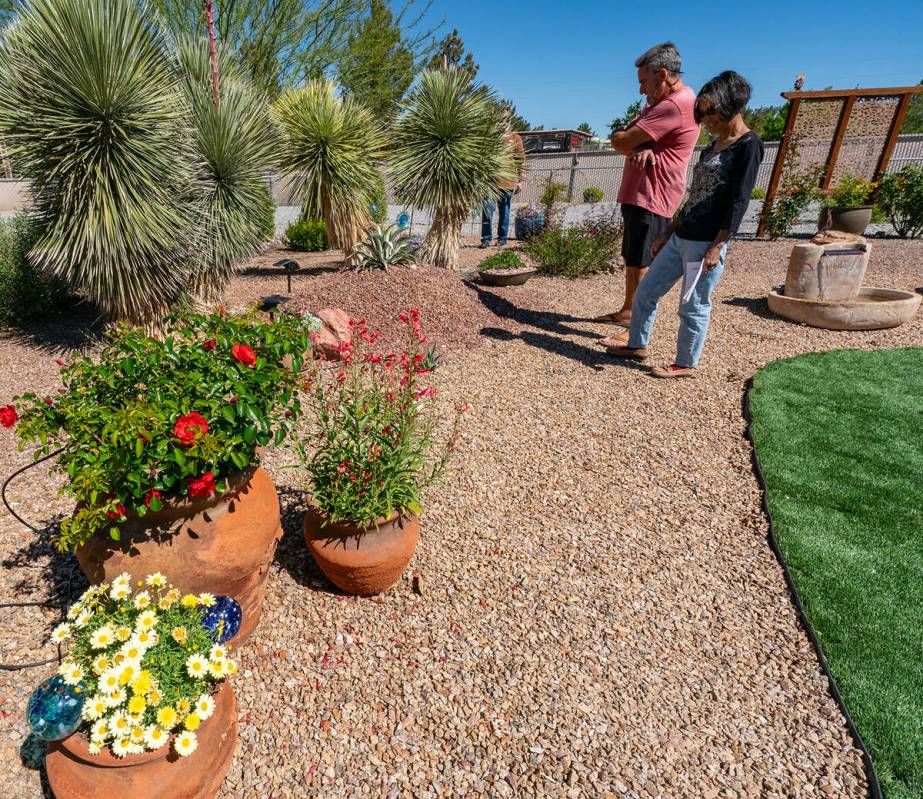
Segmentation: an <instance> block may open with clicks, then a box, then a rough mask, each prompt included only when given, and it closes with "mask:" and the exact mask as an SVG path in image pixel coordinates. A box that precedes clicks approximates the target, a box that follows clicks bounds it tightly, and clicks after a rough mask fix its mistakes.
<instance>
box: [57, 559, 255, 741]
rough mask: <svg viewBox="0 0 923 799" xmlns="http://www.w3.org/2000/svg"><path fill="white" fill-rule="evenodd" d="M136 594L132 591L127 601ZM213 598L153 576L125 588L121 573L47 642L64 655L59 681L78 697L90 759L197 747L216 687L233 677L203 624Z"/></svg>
mask: <svg viewBox="0 0 923 799" xmlns="http://www.w3.org/2000/svg"><path fill="white" fill-rule="evenodd" d="M133 589H134V592H133ZM214 604H215V597H214V596H213V595H212V594H199V595H195V594H186V595H185V596H184V595H182V593H181V592H180V591H179V589H177V588H174V587H172V586H170V585H168V584H167V581H166V578H165V577H164V576H163V575H162V574H160V573H159V572H158V573H154V574H150V575H148V576H147V578H146V579H145V581H144V583H143V584H142V582H141V581H140V580H139V581H138V582H137V584H136V585H135V586H132V577H131V575H130V574H128V573H127V572H126V573H124V574H121V575H119V576H118V577H116V578H115V580H113V581H112V583H111V584H109V583H100V584H99V585H93V586H90V587H89V588H88V589H87V590H86V591H85V592H84V593H83V595H82V596H81V597H80V599H78V600H77V602H75V603H74V605H72V606H71V608H70V610H69V611H68V613H67V621H65V622H63V623H62V624H59V625H58V626H57V627H56V628H55V629H54V631H53V632H52V634H51V642H50V643H54V644H58V645H63V646H67V647H68V650H69V651H68V652H67V655H66V656H65V658H64V659H63V660H62V661H61V665H60V667H59V668H58V674H59V675H60V676H61V678H62V680H63V681H64V683H65V684H67V685H70V686H72V687H74V688H75V689H77V690H79V691H81V692H82V693H84V694H85V698H84V703H83V709H82V717H83V721H82V722H81V726H80V727H78V732H82V733H83V734H84V735H85V737H86V738H87V743H88V746H89V750H90V754H91V755H98V754H101V753H102V751H103V748H104V747H108V748H109V750H110V751H111V752H112V754H114V755H115V756H116V757H125V756H126V755H133V754H140V753H142V752H144V751H149V750H155V749H160V748H161V747H163V746H165V745H167V744H168V743H171V744H172V749H173V751H174V752H175V753H176V754H177V755H179V756H181V757H182V756H186V755H190V754H192V753H193V752H194V751H195V750H196V747H197V746H198V740H197V737H196V731H197V730H198V729H199V727H200V726H201V725H202V724H203V723H207V721H208V719H209V718H210V717H211V715H212V713H213V712H214V710H215V700H214V698H213V694H214V693H215V691H216V690H217V687H218V685H219V683H220V682H221V681H222V680H224V679H225V678H226V677H230V676H231V675H233V674H236V673H237V664H236V663H235V662H234V661H233V660H231V658H230V657H229V656H228V655H229V648H228V647H227V646H224V645H222V644H219V643H216V642H215V638H214V637H213V634H212V632H211V631H210V630H209V629H208V628H207V627H206V626H205V624H204V623H203V614H204V612H205V611H206V610H207V609H208V608H209V607H211V606H212V605H214Z"/></svg>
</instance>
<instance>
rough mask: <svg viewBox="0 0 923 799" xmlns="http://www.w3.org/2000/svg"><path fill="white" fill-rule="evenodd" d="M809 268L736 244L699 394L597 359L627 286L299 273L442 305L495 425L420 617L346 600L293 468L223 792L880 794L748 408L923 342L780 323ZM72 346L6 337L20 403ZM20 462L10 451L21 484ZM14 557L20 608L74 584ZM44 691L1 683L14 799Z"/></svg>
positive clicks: (343, 288) (663, 353)
mask: <svg viewBox="0 0 923 799" xmlns="http://www.w3.org/2000/svg"><path fill="white" fill-rule="evenodd" d="M790 246H791V242H778V243H759V242H741V243H738V244H737V245H736V246H735V248H734V250H733V251H732V254H731V257H730V260H729V264H728V267H727V270H726V272H725V275H724V277H723V279H722V281H721V283H720V284H719V286H718V289H717V292H716V297H715V310H714V316H713V324H712V330H711V333H710V336H709V341H708V343H707V345H706V352H705V357H704V360H703V364H702V367H703V368H702V370H701V374H700V376H699V378H698V379H696V380H691V381H657V380H653V379H651V378H649V377H648V376H647V374H646V368H643V367H638V366H635V365H632V364H628V363H625V362H618V361H614V360H612V359H610V358H608V357H607V356H606V355H604V354H602V352H601V351H600V350H599V349H598V348H597V347H595V346H594V344H593V342H594V340H595V339H596V338H597V337H599V336H600V335H604V334H608V333H610V332H611V330H612V329H611V328H607V327H604V326H601V325H596V324H593V323H590V322H587V321H585V319H586V318H587V317H592V316H594V315H597V314H599V313H602V312H605V311H610V310H613V309H615V308H616V307H617V306H618V304H619V303H618V300H619V299H620V297H621V293H620V288H619V284H620V283H621V279H622V278H621V275H605V276H598V277H595V278H591V279H588V280H583V281H567V280H563V279H545V278H534V279H533V280H531V281H530V282H529V283H528V284H527V285H526V286H524V287H521V288H509V289H490V290H475V289H472V288H470V287H465V286H464V285H463V284H461V283H460V282H459V281H458V280H457V279H456V278H455V277H454V276H452V275H450V274H448V273H435V271H434V270H428V269H424V268H421V269H418V270H414V271H410V270H404V271H401V270H395V271H394V272H393V273H391V274H389V275H386V276H382V275H371V276H364V277H361V278H357V277H355V276H348V277H347V278H343V277H342V276H340V275H336V274H328V273H320V274H318V275H314V276H312V275H300V276H298V277H297V278H296V289H297V292H298V301H300V302H303V303H304V304H306V305H307V306H308V307H315V308H316V307H319V305H317V304H315V303H319V304H328V302H331V301H332V300H337V301H338V302H339V304H342V305H343V306H344V307H346V308H347V309H348V310H349V311H350V312H351V313H353V314H355V315H361V316H365V317H366V318H368V319H369V320H370V322H371V323H372V324H373V325H376V324H381V323H383V320H382V319H381V318H380V317H381V315H382V313H383V312H384V311H386V312H387V314H392V313H393V312H395V311H396V309H399V308H401V307H406V306H407V305H419V307H420V308H421V309H422V313H423V321H424V326H425V327H426V326H427V324H428V323H432V328H434V329H435V331H436V332H435V333H434V338H436V339H437V340H438V341H439V342H440V343H441V344H442V346H443V348H444V351H445V353H446V355H445V357H444V360H443V365H442V367H441V369H440V370H439V371H438V372H437V375H436V379H437V383H438V385H439V388H440V389H441V391H442V396H443V397H444V398H445V399H446V401H448V400H450V399H451V400H454V399H464V400H465V401H466V402H467V403H468V404H469V405H470V407H471V411H470V414H469V415H468V417H467V419H466V424H465V426H464V428H463V436H462V444H461V448H460V452H459V455H458V457H457V458H456V460H455V461H454V468H453V469H452V471H451V474H450V476H449V477H448V478H447V479H446V480H445V481H444V482H443V483H442V484H441V485H440V486H439V487H437V488H436V489H435V490H434V491H433V492H432V494H431V496H430V497H429V499H428V502H427V505H426V514H425V516H424V519H423V533H422V539H421V544H420V547H419V549H418V551H417V555H416V557H415V559H414V562H413V564H412V566H411V570H410V572H409V573H408V577H409V576H410V574H411V573H416V574H417V575H419V576H420V577H421V578H422V585H423V592H422V595H421V594H418V593H415V592H414V591H413V590H412V587H411V582H410V580H409V579H405V580H403V581H402V582H400V583H399V584H398V585H397V586H396V587H395V588H394V589H392V591H391V592H390V593H388V594H387V595H385V596H382V597H379V598H376V599H363V600H359V599H354V598H347V597H344V596H342V595H339V594H337V593H335V592H333V591H332V590H331V589H330V588H329V585H328V584H327V583H326V582H325V581H324V580H323V579H322V578H321V577H320V575H319V573H318V572H317V570H316V568H315V567H314V566H313V564H312V563H311V562H310V558H309V556H308V555H307V552H306V550H305V547H304V543H303V539H302V538H301V533H300V525H301V514H300V510H301V507H302V506H301V501H302V498H301V494H300V493H299V489H300V488H301V487H302V486H301V484H300V481H299V477H298V474H297V472H294V471H292V470H288V469H284V468H282V467H283V466H284V465H285V464H286V463H290V462H291V457H290V456H289V454H288V453H286V452H284V451H273V452H271V453H270V455H269V457H268V464H267V465H268V468H269V470H270V472H271V473H272V475H273V477H274V479H275V480H276V483H277V486H278V487H279V489H280V494H281V501H282V509H283V517H284V524H285V530H286V535H285V537H284V538H283V541H282V543H281V545H280V548H279V551H278V554H277V557H276V561H275V563H274V565H273V567H272V575H271V578H270V584H269V591H268V593H267V598H266V605H265V609H264V614H265V615H264V618H263V622H262V624H261V626H260V628H259V629H258V631H257V633H256V634H255V635H254V637H253V638H252V639H251V642H250V643H249V644H247V645H246V646H245V647H244V648H242V649H241V651H240V652H239V653H238V656H239V659H240V661H241V665H242V673H241V675H240V676H239V677H238V678H237V679H236V681H235V691H236V693H237V696H238V700H239V703H240V741H239V744H238V752H237V756H236V757H235V760H234V764H233V766H232V769H231V772H230V774H229V776H228V778H227V780H226V782H225V784H224V786H223V788H222V791H221V794H220V796H222V797H246V798H247V799H257V798H258V797H259V798H262V797H273V798H274V799H280V798H281V797H437V796H457V797H468V796H481V795H483V796H489V797H513V796H517V797H519V796H521V797H533V796H534V797H568V798H570V797H587V799H589V798H590V797H620V798H621V797H632V798H634V797H638V798H642V797H643V798H644V799H648V798H650V799H653V798H654V797H811V796H819V797H824V796H831V797H856V798H858V797H863V796H865V791H866V787H865V778H864V775H863V772H862V766H861V760H860V758H859V756H858V753H857V752H856V751H855V750H854V749H853V748H852V747H851V745H850V740H849V737H848V735H847V733H846V730H845V728H844V725H843V720H842V718H841V717H840V715H839V713H838V711H837V708H836V706H835V705H834V703H833V701H832V700H831V699H830V697H829V695H828V693H827V689H826V684H825V680H824V678H823V677H822V676H821V674H820V672H819V670H818V665H817V661H816V658H815V656H814V653H813V651H812V649H811V647H810V645H809V642H808V640H807V638H806V636H805V634H804V632H803V631H802V630H801V629H800V628H799V626H798V624H797V622H796V619H795V614H794V610H793V607H792V604H791V602H790V599H789V596H788V594H787V592H786V589H785V586H784V582H783V579H782V573H781V570H780V568H779V566H778V565H777V563H776V561H775V558H774V557H773V555H772V553H771V551H770V549H769V547H768V545H767V543H766V531H767V530H766V521H765V519H764V518H763V516H762V513H761V510H760V504H759V501H760V497H759V490H758V487H757V484H756V482H755V480H754V477H753V475H752V472H751V469H750V450H749V446H748V444H747V443H746V441H745V440H744V439H743V431H744V422H743V419H742V417H741V395H742V389H743V384H744V380H745V379H746V378H747V377H748V376H749V375H751V374H753V372H754V371H755V370H756V369H758V368H759V367H760V366H761V365H762V364H764V363H766V362H768V361H771V360H774V359H776V358H780V357H787V356H791V355H796V354H798V353H801V352H806V351H812V350H823V349H833V348H840V347H859V348H865V349H872V348H879V347H880V348H889V347H899V346H908V345H914V346H915V345H919V344H920V343H921V327H923V321H921V320H920V319H916V320H914V321H913V322H912V323H911V324H909V325H906V326H905V327H903V328H898V329H896V330H890V331H872V332H867V333H838V332H831V331H821V330H816V329H813V328H808V327H803V326H796V325H793V324H790V323H788V322H786V321H784V320H780V319H777V318H775V317H773V316H772V315H770V314H769V312H768V310H767V307H766V301H765V293H766V289H767V288H768V287H769V286H771V285H775V284H777V283H779V282H781V281H782V279H783V276H784V272H785V261H786V258H787V253H788V250H789V248H790ZM483 254H484V253H482V252H480V251H478V250H476V249H473V248H469V249H466V250H464V251H463V257H464V258H465V259H466V260H467V261H468V262H476V260H477V259H478V258H479V257H481V256H482V255H483ZM274 255H275V254H269V255H267V256H264V258H271V257H273V256H274ZM313 257H314V258H317V259H318V261H320V259H321V256H313ZM921 266H923V243H905V242H895V241H888V242H875V244H874V248H873V255H872V263H871V265H870V268H869V273H868V280H867V282H868V283H869V284H870V285H877V286H886V287H896V288H915V287H916V286H918V285H923V269H921ZM280 288H283V289H284V278H282V277H280V276H278V275H271V276H268V277H261V276H260V274H259V273H256V272H255V273H254V274H250V275H245V276H242V277H240V278H238V279H237V280H235V282H234V285H233V286H232V288H231V290H230V291H229V294H228V304H229V305H239V304H242V303H244V302H246V301H248V300H249V299H251V298H254V297H257V296H259V295H261V294H267V293H273V292H278V291H279V290H280ZM427 291H429V292H432V295H433V299H432V302H430V301H429V299H430V298H429V297H427V296H426V292H427ZM676 301H677V296H676V291H674V292H673V293H672V294H671V295H669V296H668V297H667V298H666V300H665V301H664V307H663V309H662V313H661V315H660V317H659V319H658V321H657V326H656V329H655V339H654V343H653V348H654V356H655V357H654V359H653V360H654V362H669V360H670V358H671V356H672V354H673V352H672V345H673V342H674V340H675V332H676V317H675V306H676ZM389 329H390V330H392V331H393V330H394V329H395V328H393V327H392V328H389ZM78 333H79V325H78V324H76V323H75V322H73V321H70V322H68V321H67V320H65V322H63V323H62V324H61V325H60V326H59V327H58V328H57V330H46V331H44V332H41V331H39V332H38V333H35V334H33V335H32V336H31V337H27V338H23V337H21V336H19V337H17V336H13V335H7V336H5V337H4V338H3V339H2V341H0V357H2V380H0V389H2V390H0V404H5V402H6V399H7V398H8V397H9V396H11V395H12V394H13V393H16V392H17V391H21V390H23V389H25V388H27V387H36V386H40V387H43V388H45V389H47V390H53V387H54V386H55V377H56V374H57V367H56V366H55V364H54V362H53V359H54V357H56V355H58V354H60V352H62V351H67V349H68V346H72V345H80V344H81V343H86V342H84V341H83V340H82V339H81V338H80V336H79V335H78ZM63 339H68V340H69V341H70V345H68V346H60V347H59V345H58V344H56V342H59V341H61V340H63ZM475 345H478V346H475ZM833 377H834V376H832V378H833ZM26 460H27V456H26V455H23V454H17V453H15V451H14V447H13V438H12V435H11V434H10V433H9V431H0V469H2V473H9V472H10V471H11V470H12V469H13V468H15V467H16V466H17V465H20V464H24V463H25V462H26ZM33 474H34V475H35V476H34V477H30V478H29V479H22V480H21V481H20V482H18V483H17V484H16V485H15V486H14V487H13V489H12V490H11V498H12V499H13V500H14V501H15V502H17V503H18V507H19V509H20V512H22V513H23V514H24V515H28V516H29V517H30V518H31V519H35V520H47V519H49V518H51V517H53V516H54V514H60V513H65V512H66V511H67V507H66V505H65V504H64V503H62V502H61V501H60V500H59V499H56V498H53V497H52V496H51V495H50V493H49V492H50V484H49V480H48V478H47V471H45V470H43V469H42V468H41V467H40V468H39V469H37V470H36V471H35V472H33ZM0 549H2V554H0V557H2V558H3V561H2V563H3V566H4V570H3V572H2V581H0V586H2V588H3V591H2V592H0V593H2V599H8V598H24V597H26V596H35V597H46V596H48V595H49V593H50V592H51V591H52V589H53V581H52V577H51V575H52V573H54V574H55V575H57V576H58V578H59V579H66V577H67V575H68V574H70V573H71V572H72V570H73V567H72V565H71V561H70V559H54V564H55V565H54V572H52V568H51V566H50V562H51V559H50V557H49V551H48V549H47V547H46V546H44V545H43V544H40V543H38V542H37V539H36V536H34V535H33V534H31V533H29V532H27V531H24V530H23V529H22V528H21V527H19V526H18V525H17V524H16V523H15V522H14V521H13V520H12V519H10V517H9V516H8V515H6V513H5V512H3V515H2V516H0ZM2 599H0V601H2ZM50 620H51V614H49V613H47V612H40V611H27V612H26V611H19V612H15V613H13V612H10V611H8V610H0V659H2V660H11V659H26V658H32V657H36V656H39V655H45V656H47V655H48V651H47V649H41V648H35V646H34V644H35V643H36V641H37V640H39V639H40V638H42V637H43V635H44V633H45V632H46V631H47V629H48V624H49V623H50ZM41 676H42V672H41V670H34V671H31V672H15V673H2V672H0V716H2V717H0V762H2V764H3V773H4V774H5V775H6V777H5V780H4V791H3V794H4V796H8V797H11V798H14V797H15V798H17V799H18V798H19V797H22V798H23V799H25V798H26V797H30V798H31V797H37V796H41V795H42V794H41V787H40V775H39V773H38V772H35V771H29V770H27V769H25V768H24V767H23V766H22V765H21V763H20V760H19V756H18V750H19V747H20V744H21V741H22V737H23V735H24V733H25V732H26V727H25V723H24V719H23V708H24V704H25V700H26V697H27V696H28V693H29V691H30V690H31V689H32V687H33V686H34V685H35V684H36V683H37V682H38V681H39V680H40V678H41Z"/></svg>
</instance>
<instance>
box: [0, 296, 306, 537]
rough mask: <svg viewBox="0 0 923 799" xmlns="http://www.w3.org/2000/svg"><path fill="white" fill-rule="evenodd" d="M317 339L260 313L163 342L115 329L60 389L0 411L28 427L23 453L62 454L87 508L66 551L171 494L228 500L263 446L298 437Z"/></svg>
mask: <svg viewBox="0 0 923 799" xmlns="http://www.w3.org/2000/svg"><path fill="white" fill-rule="evenodd" d="M311 333H312V329H311V324H310V323H309V322H306V318H305V317H301V316H298V315H296V314H282V315H280V316H279V317H278V318H277V319H276V320H275V321H266V320H265V319H264V318H263V317H261V316H260V315H258V314H257V313H256V312H251V313H248V314H244V315H240V316H230V315H226V314H213V315H209V316H203V315H189V316H183V317H176V318H174V319H172V320H171V322H170V324H169V327H168V332H167V334H166V335H165V336H164V337H157V336H149V335H147V334H145V332H144V331H143V330H140V329H137V328H134V329H132V328H129V327H126V326H116V327H113V328H112V329H111V330H110V332H109V333H108V337H107V341H106V344H105V346H104V348H103V350H102V352H101V353H100V355H99V357H98V359H97V360H96V361H94V360H91V359H90V358H89V357H78V358H76V359H75V360H74V361H73V362H72V363H70V364H69V365H67V364H65V363H64V362H63V361H61V362H59V363H60V365H61V366H62V373H61V376H62V380H63V382H64V389H63V390H62V392H61V393H59V394H58V395H56V396H39V395H36V394H34V393H28V394H25V395H23V396H21V397H16V398H15V402H16V404H15V405H7V406H6V407H4V408H2V409H0V424H3V425H4V426H5V427H12V426H13V425H15V424H17V422H18V429H17V432H18V434H19V439H20V442H19V445H20V448H23V447H25V446H26V445H29V444H37V445H38V446H37V450H36V457H39V456H40V455H42V454H47V453H49V452H50V451H51V448H52V446H55V447H61V448H62V452H61V454H60V457H59V459H58V460H57V462H56V469H57V470H58V471H59V472H61V473H63V474H64V475H65V476H66V477H67V482H66V484H65V485H64V487H63V488H62V492H63V493H65V494H69V495H71V496H72V497H74V499H76V500H77V508H76V510H75V512H74V514H73V515H72V516H71V517H70V518H68V519H65V520H64V521H63V522H62V523H61V531H60V534H59V536H58V538H57V541H56V544H57V546H58V548H59V549H60V550H62V551H68V550H69V551H73V550H74V549H76V548H77V547H78V546H80V545H81V544H82V543H84V542H85V541H87V540H88V539H89V538H90V537H91V536H92V535H93V534H94V533H95V532H96V531H97V530H105V529H106V528H108V529H109V534H110V535H111V537H112V538H114V539H118V538H119V528H118V526H117V525H118V523H119V522H122V521H125V520H126V519H127V518H128V517H129V516H130V515H134V516H138V517H143V516H144V515H145V514H147V513H148V512H149V511H158V510H160V509H161V508H162V507H163V504H164V502H165V501H167V500H168V498H169V495H173V496H174V497H183V496H189V497H208V496H211V495H212V494H215V493H219V494H220V493H223V492H224V491H225V490H226V489H227V483H226V478H227V477H228V476H229V475H231V474H233V473H235V472H238V471H240V470H242V469H245V468H247V467H249V466H251V465H254V464H255V463H257V462H258V456H257V447H259V446H265V445H267V444H269V443H270V442H273V443H275V444H279V443H280V442H281V441H282V440H283V439H284V438H285V436H286V435H287V434H288V433H289V432H290V431H291V429H292V427H293V424H294V422H295V420H296V418H297V417H298V415H299V413H300V410H301V404H300V400H299V395H298V392H297V389H298V384H299V382H300V378H299V376H298V374H297V372H298V370H299V369H300V368H301V363H302V359H303V358H304V357H305V355H306V354H307V353H309V352H310V349H311V343H310V335H311Z"/></svg>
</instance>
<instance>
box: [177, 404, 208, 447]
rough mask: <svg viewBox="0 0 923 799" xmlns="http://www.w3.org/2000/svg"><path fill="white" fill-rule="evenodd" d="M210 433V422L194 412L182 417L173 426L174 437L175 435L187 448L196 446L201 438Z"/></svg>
mask: <svg viewBox="0 0 923 799" xmlns="http://www.w3.org/2000/svg"><path fill="white" fill-rule="evenodd" d="M207 432H208V422H206V421H205V417H204V416H202V415H201V414H198V413H196V412H195V411H193V412H192V413H187V414H186V415H185V416H180V417H179V419H177V420H176V424H175V425H173V435H175V436H176V437H177V438H178V439H179V440H180V442H181V443H182V444H185V445H186V446H187V447H188V446H189V445H190V444H194V443H195V442H196V441H197V440H198V439H199V438H201V437H202V436H204V435H205V434H206V433H207Z"/></svg>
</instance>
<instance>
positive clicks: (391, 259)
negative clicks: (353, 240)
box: [355, 225, 415, 270]
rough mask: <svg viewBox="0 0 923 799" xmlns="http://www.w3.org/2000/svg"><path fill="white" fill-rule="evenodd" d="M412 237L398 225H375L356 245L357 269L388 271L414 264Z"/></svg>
mask: <svg viewBox="0 0 923 799" xmlns="http://www.w3.org/2000/svg"><path fill="white" fill-rule="evenodd" d="M414 260H415V259H414V257H413V250H412V249H411V248H410V237H409V236H408V235H407V233H406V232H404V231H402V230H400V229H399V228H398V227H397V225H374V226H372V227H370V228H369V229H368V230H367V231H366V232H365V238H363V239H362V241H360V242H359V244H358V245H356V264H355V265H356V268H358V269H368V270H372V269H387V268H388V267H389V266H406V265H407V264H412V263H413V262H414Z"/></svg>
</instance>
